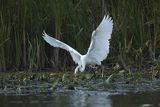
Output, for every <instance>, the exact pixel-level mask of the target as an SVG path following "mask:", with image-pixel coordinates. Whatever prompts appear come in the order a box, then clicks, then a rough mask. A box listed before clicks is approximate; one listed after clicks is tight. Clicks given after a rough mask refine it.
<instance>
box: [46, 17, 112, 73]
mask: <svg viewBox="0 0 160 107" xmlns="http://www.w3.org/2000/svg"><path fill="white" fill-rule="evenodd" d="M112 29H113V21H112V19H111V18H109V16H104V18H103V20H102V21H101V23H100V24H99V26H98V27H97V29H96V30H94V31H93V32H92V37H91V43H90V46H89V48H88V52H87V53H86V54H85V55H81V54H80V53H79V52H78V51H76V50H75V49H73V48H72V47H70V46H69V45H67V44H65V43H63V42H61V41H59V40H57V39H55V38H53V37H50V36H49V35H47V34H46V33H45V31H44V32H43V38H44V40H45V41H46V42H47V43H49V44H50V45H52V46H53V47H58V48H62V49H65V50H67V51H69V53H70V54H71V56H72V59H73V61H74V62H75V63H76V64H78V66H77V67H76V68H75V74H76V73H77V72H78V71H81V72H83V71H84V70H85V66H86V65H88V64H89V65H101V61H103V60H104V59H106V57H107V55H108V53H109V39H110V38H111V33H112Z"/></svg>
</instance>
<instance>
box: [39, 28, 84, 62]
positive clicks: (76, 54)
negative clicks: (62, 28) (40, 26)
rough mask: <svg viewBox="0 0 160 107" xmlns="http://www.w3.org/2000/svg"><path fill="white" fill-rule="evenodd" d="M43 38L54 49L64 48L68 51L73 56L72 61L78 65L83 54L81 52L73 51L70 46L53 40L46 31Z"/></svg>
mask: <svg viewBox="0 0 160 107" xmlns="http://www.w3.org/2000/svg"><path fill="white" fill-rule="evenodd" d="M42 34H43V38H44V40H45V41H46V42H47V43H49V44H50V45H51V46H53V47H58V48H62V49H64V50H67V51H69V53H70V54H71V56H72V59H73V61H74V62H75V63H78V61H79V60H80V58H81V54H80V53H79V52H77V51H76V50H75V49H73V48H72V47H70V46H69V45H67V44H65V43H63V42H61V41H59V40H57V39H55V38H53V37H50V36H49V35H47V34H46V32H45V31H43V33H42Z"/></svg>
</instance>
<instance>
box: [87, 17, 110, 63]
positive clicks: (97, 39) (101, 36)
mask: <svg viewBox="0 0 160 107" xmlns="http://www.w3.org/2000/svg"><path fill="white" fill-rule="evenodd" d="M112 29H113V22H112V20H111V18H109V16H107V17H106V16H104V18H103V20H102V21H101V23H100V24H99V26H98V27H97V29H96V30H94V31H93V32H92V37H91V43H90V46H89V49H88V52H87V54H88V57H90V58H92V59H95V60H96V61H97V62H100V61H103V60H104V59H105V58H106V57H107V55H108V53H109V39H110V38H111V33H112Z"/></svg>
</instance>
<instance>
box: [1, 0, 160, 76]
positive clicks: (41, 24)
mask: <svg viewBox="0 0 160 107" xmlns="http://www.w3.org/2000/svg"><path fill="white" fill-rule="evenodd" d="M104 14H109V15H110V16H111V17H112V18H113V20H114V30H113V33H112V38H111V40H110V43H111V44H110V47H111V48H110V53H109V56H108V59H107V60H106V61H104V65H110V67H111V68H112V67H113V66H115V64H118V65H120V66H121V67H122V68H123V69H124V70H126V71H129V72H130V71H132V70H134V71H135V70H136V71H142V70H147V72H149V71H151V72H152V71H153V72H154V73H157V72H159V68H160V57H159V55H160V44H159V43H160V1H159V0H155V1H151V0H69V1H65V0H48V1H46V0H31V1H29V0H12V1H10V0H1V1H0V71H22V70H41V69H44V68H52V69H55V70H56V71H67V70H68V69H67V68H70V67H71V66H72V65H74V63H73V61H72V60H71V58H70V56H69V55H68V53H67V52H66V51H63V50H59V49H55V48H52V47H51V46H49V45H48V44H46V43H45V42H44V40H43V39H42V31H43V30H46V32H47V33H49V34H51V35H53V36H54V37H55V38H57V39H59V40H62V41H64V42H65V43H67V44H69V45H70V46H72V47H73V48H75V49H77V50H78V51H79V52H81V53H85V52H86V51H87V49H88V46H89V43H90V37H91V33H92V31H93V29H95V28H96V27H97V25H98V24H99V22H100V21H101V19H102V17H103V15H104Z"/></svg>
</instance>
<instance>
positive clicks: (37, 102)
mask: <svg viewBox="0 0 160 107" xmlns="http://www.w3.org/2000/svg"><path fill="white" fill-rule="evenodd" d="M0 107H160V91H144V92H126V93H116V92H113V93H112V92H107V91H102V92H101V91H82V90H77V91H62V92H57V93H42V94H38V95H36V94H33V95H1V96H0Z"/></svg>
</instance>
